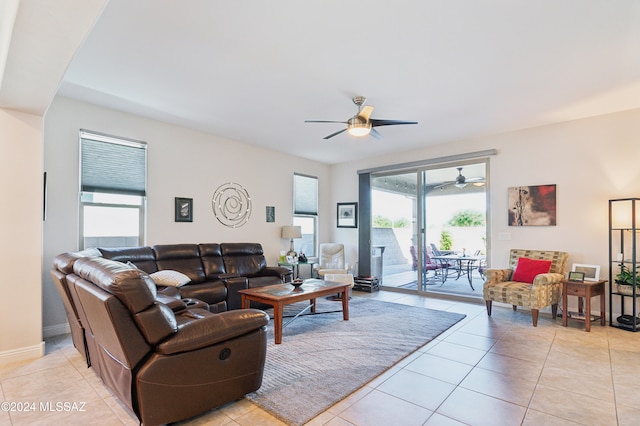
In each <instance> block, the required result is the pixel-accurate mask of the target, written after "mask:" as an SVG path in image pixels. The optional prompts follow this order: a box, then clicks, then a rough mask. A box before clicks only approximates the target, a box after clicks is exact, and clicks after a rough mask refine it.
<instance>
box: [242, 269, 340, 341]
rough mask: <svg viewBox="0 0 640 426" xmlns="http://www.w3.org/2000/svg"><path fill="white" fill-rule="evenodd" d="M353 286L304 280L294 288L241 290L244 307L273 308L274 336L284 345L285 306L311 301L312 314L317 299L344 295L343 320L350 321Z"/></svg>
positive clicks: (288, 286)
mask: <svg viewBox="0 0 640 426" xmlns="http://www.w3.org/2000/svg"><path fill="white" fill-rule="evenodd" d="M350 287H351V284H349V283H340V282H333V281H323V280H319V279H315V278H312V279H308V280H304V283H303V284H302V285H301V286H300V287H298V288H294V287H293V285H291V284H276V285H268V286H264V287H257V288H248V289H244V290H239V291H238V293H240V297H241V300H242V307H243V308H245V309H246V308H249V307H250V304H251V303H250V302H251V301H254V302H259V303H265V304H267V305H271V306H273V334H274V338H275V343H276V345H279V344H280V343H282V311H283V308H284V305H289V304H291V303H295V302H301V301H304V300H309V301H310V303H311V312H315V311H316V298H317V297H322V296H329V295H332V294H337V293H342V319H343V320H345V321H347V320H349V288H350Z"/></svg>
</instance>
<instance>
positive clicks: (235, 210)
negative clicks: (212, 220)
mask: <svg viewBox="0 0 640 426" xmlns="http://www.w3.org/2000/svg"><path fill="white" fill-rule="evenodd" d="M211 208H212V209H213V214H214V215H215V217H216V219H218V221H219V222H220V223H221V224H223V225H225V226H228V227H229V228H239V227H241V226H242V225H244V224H245V223H247V221H248V220H249V218H250V217H251V197H250V196H249V193H248V192H247V190H246V189H244V188H243V187H242V186H241V185H239V184H237V183H233V182H229V183H225V184H223V185H220V186H219V187H218V188H217V189H216V190H215V192H214V193H213V198H212V199H211Z"/></svg>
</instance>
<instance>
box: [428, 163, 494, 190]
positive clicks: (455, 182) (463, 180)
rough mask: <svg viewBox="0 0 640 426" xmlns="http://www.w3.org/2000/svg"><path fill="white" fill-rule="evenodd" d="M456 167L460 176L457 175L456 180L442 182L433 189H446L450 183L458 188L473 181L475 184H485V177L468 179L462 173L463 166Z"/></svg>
mask: <svg viewBox="0 0 640 426" xmlns="http://www.w3.org/2000/svg"><path fill="white" fill-rule="evenodd" d="M456 169H457V170H458V176H456V180H453V181H449V182H444V183H441V184H440V185H436V186H434V187H433V189H444V188H445V187H447V186H449V185H454V186H455V187H456V188H464V187H465V186H467V184H468V183H472V184H474V185H475V186H482V185H484V184H485V179H484V178H483V177H475V178H469V179H467V178H466V177H465V176H464V175H463V174H462V167H456Z"/></svg>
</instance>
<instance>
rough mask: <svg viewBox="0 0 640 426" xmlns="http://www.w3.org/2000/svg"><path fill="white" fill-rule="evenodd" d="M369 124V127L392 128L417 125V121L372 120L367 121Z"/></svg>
mask: <svg viewBox="0 0 640 426" xmlns="http://www.w3.org/2000/svg"><path fill="white" fill-rule="evenodd" d="M369 121H370V122H371V126H373V127H376V126H394V125H396V124H418V122H417V121H403V120H380V119H376V118H372V119H371V120H369Z"/></svg>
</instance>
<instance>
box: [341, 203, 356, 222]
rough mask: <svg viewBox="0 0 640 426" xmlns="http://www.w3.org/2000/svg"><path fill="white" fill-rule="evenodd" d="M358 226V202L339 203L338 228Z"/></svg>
mask: <svg viewBox="0 0 640 426" xmlns="http://www.w3.org/2000/svg"><path fill="white" fill-rule="evenodd" d="M357 227H358V203H338V228H357Z"/></svg>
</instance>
